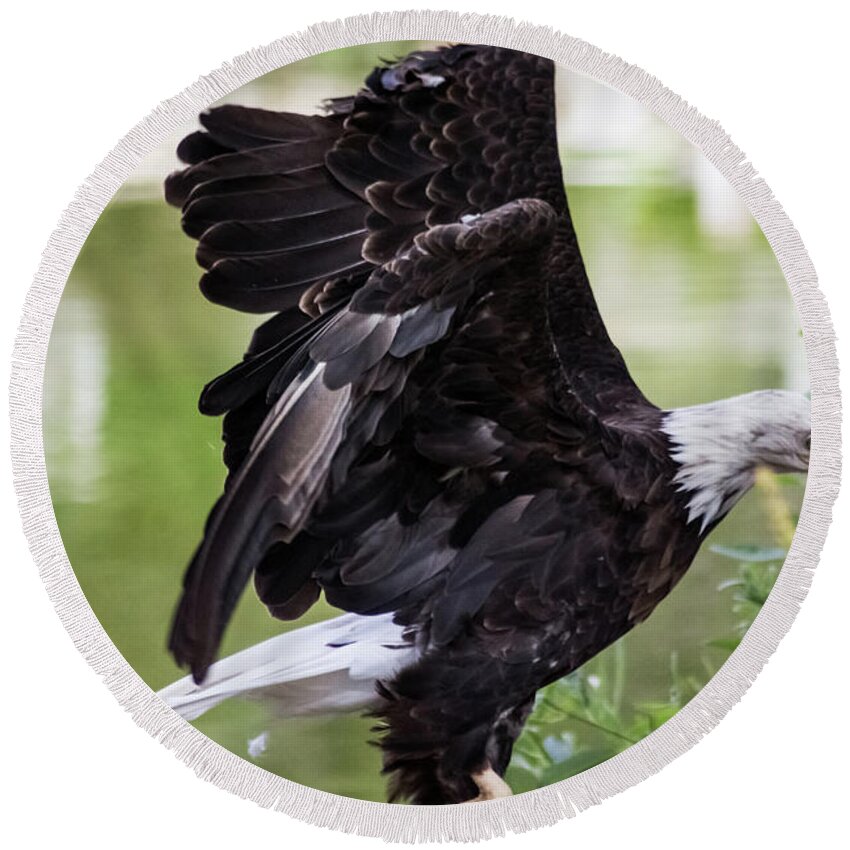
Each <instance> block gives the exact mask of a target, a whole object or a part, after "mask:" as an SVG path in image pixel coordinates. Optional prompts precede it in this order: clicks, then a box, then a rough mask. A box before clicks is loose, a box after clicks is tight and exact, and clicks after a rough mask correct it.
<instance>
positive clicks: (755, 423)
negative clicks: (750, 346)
mask: <svg viewBox="0 0 850 850" xmlns="http://www.w3.org/2000/svg"><path fill="white" fill-rule="evenodd" d="M661 428H662V431H663V432H664V433H665V434H666V435H667V437H668V439H669V442H670V455H671V457H672V458H673V460H674V461H675V462H676V464H677V465H678V471H677V472H676V475H675V477H674V479H673V480H674V483H675V484H676V485H677V487H678V489H679V491H680V492H682V493H683V494H685V495H686V496H687V497H688V502H687V511H688V522H699V524H700V532H701V533H702V532H704V531H706V530H707V529H708V528H709V527H711V526H712V525H713V524H714V523H716V522H718V521H719V520H721V519H722V518H723V517H724V516H725V515H726V514H727V513H728V512H729V511H730V510H731V509H732V507H733V506H734V505H735V504H736V503H737V502H738V500H739V499H740V498H741V497H742V496H743V495H744V494H745V493H746V492H747V491H748V490H749V489H750V488H751V487H752V486H753V483H754V482H755V471H756V468H757V467H758V466H766V467H768V468H770V469H773V470H774V471H777V472H804V471H805V470H806V467H807V465H808V461H809V441H810V433H811V432H810V424H809V402H808V399H806V398H805V396H803V395H801V394H799V393H792V392H785V391H782V390H760V391H757V392H752V393H747V394H746V395H742V396H735V397H734V398H727V399H723V400H722V401H715V402H711V403H710V404H698V405H695V406H693V407H681V408H678V409H676V410H671V411H668V412H667V413H665V414H664V417H663V419H662V426H661Z"/></svg>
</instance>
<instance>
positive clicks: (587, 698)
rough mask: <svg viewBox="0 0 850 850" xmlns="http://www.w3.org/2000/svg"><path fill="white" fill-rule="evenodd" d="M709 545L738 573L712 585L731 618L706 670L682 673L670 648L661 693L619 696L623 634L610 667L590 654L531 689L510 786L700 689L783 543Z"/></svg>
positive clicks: (636, 737)
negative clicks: (533, 695)
mask: <svg viewBox="0 0 850 850" xmlns="http://www.w3.org/2000/svg"><path fill="white" fill-rule="evenodd" d="M711 550H712V551H713V552H715V553H716V554H719V555H722V556H724V557H726V558H728V559H730V560H734V561H736V562H737V564H738V568H737V572H736V574H735V575H734V576H733V577H731V578H729V579H726V580H724V581H722V582H721V583H720V584H719V585H718V586H717V592H718V593H721V594H727V593H728V592H730V591H731V600H730V607H731V610H732V613H733V614H734V616H735V617H736V618H737V621H736V623H735V626H734V629H733V633H732V634H730V635H723V636H721V637H717V638H714V639H712V640H708V641H706V643H705V647H706V651H707V652H706V657H705V659H704V662H705V663H704V668H705V671H704V672H705V674H704V676H702V677H700V676H696V675H684V674H682V673H681V672H680V669H679V658H678V654H677V653H676V652H671V653H670V655H669V658H668V674H667V688H666V693H662V694H659V696H658V698H657V699H654V700H647V701H641V702H634V703H628V702H626V701H625V700H624V699H623V689H622V681H623V679H624V676H625V671H626V664H627V660H626V656H625V651H624V649H623V647H624V644H623V642H622V641H621V642H620V643H619V644H618V647H619V648H620V651H619V652H618V653H617V654H616V655H615V661H614V665H613V669H609V670H608V671H605V670H603V669H602V668H600V665H599V664H598V662H597V661H596V660H594V661H593V662H591V663H590V664H587V665H585V666H584V667H582V668H581V669H580V670H578V671H576V672H575V673H572V674H571V675H569V676H566V677H565V678H563V679H560V680H559V681H557V682H554V683H553V684H552V685H550V686H549V687H547V688H545V689H544V690H542V691H540V693H539V694H538V695H537V700H536V702H535V706H534V711H533V712H532V715H531V717H530V718H529V721H528V723H527V724H526V727H525V730H524V732H523V734H522V736H521V737H520V739H519V740H518V741H517V744H516V747H515V749H514V757H513V760H512V762H511V766H510V769H509V772H508V780H509V782H510V784H511V786H512V787H513V789H514V791H515V792H518V791H528V790H531V789H533V788H540V787H542V786H544V785H549V784H550V783H552V782H558V781H560V780H562V779H567V778H568V777H570V776H575V775H576V774H578V773H581V772H582V771H584V770H588V769H589V768H591V767H593V766H595V765H597V764H600V763H601V762H603V761H606V760H607V759H609V758H611V757H612V756H615V755H617V754H618V753H620V752H622V751H623V750H625V749H626V748H628V747H629V746H631V745H632V744H635V743H637V742H638V741H640V740H641V739H642V738H645V737H646V736H647V735H649V734H650V733H651V732H654V731H655V730H656V729H658V727H659V726H661V725H662V724H664V723H666V722H667V721H668V720H669V719H670V718H671V717H672V716H673V715H674V714H675V713H676V712H677V711H679V709H680V708H682V706H684V705H685V704H686V703H687V702H688V701H689V700H690V699H691V698H692V697H693V696H694V695H695V694H696V693H697V692H698V691H699V690H701V688H702V687H703V686H704V685H705V683H706V682H707V681H708V679H710V678H711V676H713V675H714V673H715V672H716V671H717V669H718V668H719V667H720V665H721V664H722V663H723V662H724V661H725V660H726V659H727V658H728V657H729V655H730V654H731V653H732V652H733V651H734V650H735V649H736V648H737V647H738V645H739V644H740V642H741V639H742V638H743V636H744V634H745V633H746V631H747V629H748V628H749V627H750V626H751V625H752V623H753V621H754V620H755V618H756V616H757V615H758V613H759V611H760V610H761V608H762V606H763V605H764V603H765V602H766V601H767V598H768V595H769V594H770V591H771V589H772V588H773V585H774V582H775V581H776V577H777V576H778V574H779V569H780V567H781V564H782V560H783V558H784V557H785V551H784V550H783V549H779V548H775V547H757V546H752V547H750V546H745V547H744V546H741V547H739V546H735V547H731V546H719V545H718V546H712V547H711Z"/></svg>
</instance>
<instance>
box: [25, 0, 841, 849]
mask: <svg viewBox="0 0 850 850" xmlns="http://www.w3.org/2000/svg"><path fill="white" fill-rule="evenodd" d="M402 39H421V40H435V41H439V40H445V41H469V42H480V43H487V44H492V45H502V46H505V47H512V48H515V49H519V50H526V51H529V52H532V53H537V54H539V55H542V56H546V57H549V58H550V59H553V60H554V61H555V62H557V63H558V64H560V65H562V66H564V67H566V68H568V69H570V70H573V71H577V72H580V73H582V74H586V75H587V76H589V77H592V78H593V79H595V80H598V81H600V82H603V83H607V84H608V85H610V86H612V87H613V88H615V89H618V90H619V91H621V92H624V93H625V94H628V95H630V96H632V97H633V98H635V99H636V100H638V101H639V102H640V103H642V104H643V105H644V106H646V107H647V108H648V109H650V110H652V111H653V112H654V113H656V114H657V115H658V116H659V117H661V118H662V119H663V120H664V121H666V122H667V123H668V124H669V125H670V126H671V127H673V128H675V129H676V130H678V131H679V132H680V133H681V134H682V135H683V136H684V137H685V138H686V139H688V140H689V141H690V142H692V143H693V144H694V145H696V146H697V147H698V148H699V149H700V150H701V151H702V152H703V153H704V154H705V156H706V157H708V159H709V160H710V161H711V162H712V163H713V164H714V165H715V166H716V167H717V168H718V169H719V170H720V172H721V173H722V174H723V175H724V176H725V177H726V179H727V180H728V181H729V182H730V183H731V184H732V186H734V188H735V189H736V190H737V192H738V194H739V195H740V196H741V198H742V199H743V200H744V202H745V203H746V205H747V207H748V208H749V210H750V212H751V213H752V214H753V216H754V217H755V219H756V221H757V222H758V224H759V225H760V226H761V229H762V230H763V231H764V233H765V235H766V237H767V239H768V241H769V242H770V245H771V247H772V248H773V251H774V252H775V254H776V257H777V259H778V260H779V264H780V266H781V268H782V271H783V272H784V274H785V277H786V279H787V281H788V284H789V285H790V287H791V292H792V294H793V297H794V302H795V304H796V307H797V311H798V314H799V316H800V319H801V322H802V327H803V332H804V337H805V347H806V356H807V358H808V368H809V374H810V379H811V387H812V422H813V428H812V430H813V445H812V456H811V466H810V470H809V478H808V488H807V490H806V498H805V503H804V505H803V510H802V513H801V516H800V521H799V525H798V528H797V533H796V535H795V537H794V542H793V545H792V547H791V550H790V552H789V555H788V558H787V560H786V562H785V566H784V568H783V569H782V571H781V572H780V575H779V579H778V581H777V583H776V587H775V589H774V591H773V593H772V594H771V595H770V598H769V600H768V602H767V604H766V605H765V606H764V608H763V610H762V611H761V613H760V615H759V616H758V618H757V619H756V621H755V623H754V624H753V626H752V627H751V628H750V629H749V631H748V632H747V634H746V636H745V637H744V640H743V642H742V644H741V646H740V647H739V648H738V649H737V650H736V651H735V652H734V653H733V654H732V656H731V657H730V658H729V660H728V661H727V662H726V664H725V665H724V666H723V668H722V669H721V670H720V671H719V672H718V673H717V675H715V676H714V678H713V679H712V680H711V681H710V682H709V683H708V684H707V685H706V686H705V688H703V690H702V691H700V693H699V694H698V695H697V696H696V697H695V698H694V699H693V700H692V701H691V702H690V703H688V704H687V705H686V706H685V707H684V708H683V709H682V710H681V711H679V712H678V713H677V714H676V715H675V716H674V717H673V718H672V719H671V720H669V721H668V722H667V723H665V724H664V725H663V726H662V727H661V728H660V729H658V730H657V731H656V732H654V733H652V734H651V735H649V736H648V737H646V738H644V739H643V740H642V741H640V742H639V743H638V744H635V745H634V746H633V747H631V748H629V749H628V750H626V751H625V752H623V753H621V754H620V755H618V756H615V757H614V758H612V759H610V760H609V761H607V762H604V763H603V764H600V765H598V766H597V767H594V768H592V769H591V770H588V771H586V772H584V773H582V774H580V775H578V776H575V777H573V778H571V779H567V780H565V781H563V782H559V783H557V784H554V785H551V786H549V787H547V788H543V789H541V790H538V791H533V792H529V793H526V794H522V795H520V796H517V797H513V798H509V799H504V800H498V801H493V802H490V803H487V804H480V805H475V806H464V805H461V806H442V807H440V806H437V807H430V806H425V807H414V806H396V805H393V806H388V805H387V804H384V803H370V802H364V801H361V800H355V799H351V798H347V797H339V796H335V795H332V794H328V793H325V792H323V791H317V790H315V789H312V788H307V787H304V786H301V785H297V784H295V783H293V782H290V781H288V780H286V779H283V778H281V777H278V776H274V775H272V774H270V773H268V772H266V771H264V770H262V769H260V768H258V767H256V766H254V765H252V764H250V763H249V762H247V761H245V760H243V759H242V758H240V757H239V756H237V755H234V754H233V753H231V752H229V751H228V750H225V749H224V748H223V747H221V746H219V745H218V744H216V743H214V742H213V741H211V740H209V739H208V738H207V737H205V736H204V735H202V734H201V733H200V732H198V731H197V730H196V729H194V728H193V727H192V726H190V725H189V724H188V723H186V722H185V721H184V720H183V719H182V718H180V717H178V716H177V715H176V714H175V713H174V712H172V711H171V709H169V708H168V707H167V706H166V705H165V704H164V703H163V702H162V701H161V700H160V699H159V698H158V697H157V696H156V694H154V693H153V691H151V690H150V688H148V686H147V685H146V684H145V683H144V682H143V681H142V680H141V679H140V678H139V676H138V675H137V674H136V673H135V671H134V670H133V669H132V668H131V667H130V666H129V665H128V664H127V663H126V662H125V661H124V659H123V658H122V657H121V655H120V654H119V652H118V650H117V649H116V648H115V646H114V645H113V643H112V641H111V640H110V639H109V636H108V635H107V634H106V633H105V632H104V630H103V628H102V627H101V625H100V623H99V622H98V620H97V618H96V617H95V615H94V613H93V612H92V610H91V608H90V607H89V605H88V603H87V601H86V599H85V597H84V595H83V593H82V591H81V589H80V586H79V584H78V583H77V579H76V577H75V575H74V572H73V570H72V568H71V565H70V563H69V562H68V557H67V555H66V554H65V550H64V548H63V546H62V540H61V538H60V536H59V530H58V528H57V525H56V519H55V517H54V514H53V506H52V502H51V499H50V492H49V489H48V484H47V474H46V470H45V460H44V451H43V445H42V422H41V409H42V406H41V404H42V389H43V374H44V366H45V362H46V358H47V346H48V341H49V337H50V330H51V326H52V323H53V318H54V316H55V314H56V309H57V307H58V304H59V299H60V296H61V295H62V290H63V287H64V286H65V282H66V280H67V277H68V274H69V273H70V270H71V267H72V265H73V263H74V260H75V259H76V257H77V254H78V253H79V251H80V249H81V247H82V245H83V242H84V241H85V239H86V238H87V236H88V234H89V231H90V230H91V228H92V226H93V225H94V223H95V221H96V220H97V218H98V217H99V216H100V214H101V212H102V211H103V209H104V207H105V206H106V204H107V202H108V201H109V200H110V198H111V197H112V195H113V194H114V193H115V191H116V190H117V189H118V188H119V187H120V186H121V184H122V183H123V182H124V181H125V180H126V178H127V176H128V175H129V174H130V172H131V171H132V170H133V168H134V167H135V166H136V165H137V164H138V162H139V161H140V160H141V158H142V157H143V156H144V155H145V154H146V153H147V152H148V151H149V150H151V149H152V148H153V147H154V146H155V145H157V144H158V143H159V142H160V141H161V140H162V139H163V138H164V137H165V136H166V135H167V134H168V133H169V132H171V131H172V130H174V129H175V128H176V127H178V126H179V125H181V124H183V123H184V122H186V121H188V120H190V119H193V118H194V117H195V116H196V115H197V113H198V112H199V111H200V110H202V109H204V108H206V107H207V106H209V105H210V104H211V103H212V102H213V101H215V100H217V99H219V98H221V97H222V96H224V95H226V94H229V93H230V92H232V91H234V90H235V89H237V88H239V87H240V86H242V85H243V84H245V83H247V82H249V81H250V80H253V79H254V78H256V77H258V76H260V75H261V74H265V73H267V72H268V71H271V70H273V69H275V68H279V67H280V66H282V65H286V64H289V63H290V62H294V61H296V60H298V59H302V58H305V57H308V56H313V55H315V54H317V53H323V52H325V51H328V50H336V49H338V48H341V47H350V46H354V45H359V44H364V43H369V42H382V41H394V40H402ZM11 414H12V458H13V468H14V474H15V485H16V489H17V494H18V500H19V506H20V511H21V516H22V518H23V525H24V531H25V533H26V536H27V539H28V541H29V545H30V549H31V551H32V554H33V558H34V559H35V562H36V564H37V565H38V568H39V570H40V571H41V575H42V578H43V580H44V583H45V585H46V586H47V592H48V594H49V595H50V598H51V600H52V601H53V604H54V605H55V607H56V610H57V612H58V614H59V617H60V619H61V620H62V622H63V624H64V625H65V628H66V629H67V630H68V633H69V634H70V635H71V637H72V639H73V641H74V643H75V644H76V646H77V648H78V649H79V651H80V652H81V653H82V654H83V655H84V656H85V658H86V659H87V661H88V662H89V664H91V666H92V667H93V668H94V669H95V670H96V671H97V673H98V674H99V675H100V676H101V677H102V678H103V680H104V682H105V684H106V685H107V687H109V688H110V690H111V691H112V692H113V693H114V694H115V697H116V698H117V699H118V701H119V703H120V704H121V705H122V706H123V707H124V708H125V709H126V710H127V711H129V712H130V713H131V714H132V716H133V718H134V720H135V721H136V723H138V724H139V725H140V726H141V727H142V728H144V729H146V730H147V731H148V732H149V733H150V734H151V735H153V736H154V737H156V738H157V739H159V740H160V741H161V742H162V743H163V744H164V745H165V746H167V747H169V748H171V749H172V750H173V751H174V753H175V755H176V756H177V757H178V758H180V759H182V760H183V761H185V762H186V764H188V765H189V766H190V767H192V769H193V770H194V771H195V772H196V773H197V774H198V776H200V777H201V778H202V779H205V780H207V781H209V782H213V783H215V784H216V785H218V786H219V787H221V788H223V789H226V790H227V791H230V792H231V793H233V794H237V795H239V796H240V797H244V798H247V799H250V800H253V801H255V802H256V803H258V804H259V805H261V806H264V807H267V808H272V809H277V810H279V811H282V812H285V813H286V814H288V815H290V816H292V817H294V818H298V819H300V820H303V821H307V822H309V823H313V824H316V825H318V826H324V827H330V828H333V829H336V830H340V831H342V832H351V833H358V834H360V835H369V836H380V837H382V838H384V839H386V840H387V841H398V842H411V843H412V842H419V841H448V840H451V841H478V840H481V839H485V838H490V837H492V836H497V835H503V834H505V833H506V832H509V831H510V832H523V831H525V830H530V829H535V828H537V827H541V826H546V825H548V824H552V823H555V822H556V821H559V820H561V819H562V818H565V817H572V816H574V815H576V814H577V813H578V812H580V811H582V810H583V809H586V808H588V807H589V806H592V805H595V804H597V803H599V802H601V801H602V800H604V799H605V798H606V797H609V796H611V795H612V794H616V793H617V792H619V791H622V790H624V789H626V788H629V787H630V786H632V785H634V784H636V783H638V782H640V781H641V780H643V779H645V778H646V777H648V776H650V775H652V774H653V773H655V772H656V771H658V770H660V769H661V768H662V767H664V765H666V764H667V763H668V762H670V761H672V760H673V759H674V758H676V757H677V756H678V755H680V754H681V753H683V752H685V751H686V750H688V749H689V748H690V747H692V746H693V745H694V744H695V743H696V742H697V741H699V740H700V739H701V738H702V736H703V735H705V734H706V733H707V732H708V731H709V730H710V729H712V727H714V725H715V724H716V723H717V722H718V721H719V720H720V718H721V717H723V715H724V714H726V712H727V711H728V710H729V709H730V708H731V707H732V706H733V705H734V704H735V703H736V702H737V701H738V700H739V699H740V698H741V697H742V696H743V694H744V693H745V691H746V690H747V688H748V687H749V686H750V683H751V682H752V681H753V679H754V678H755V676H756V675H757V674H758V672H759V671H760V670H761V668H762V667H763V665H764V664H765V662H766V661H767V659H768V657H769V656H770V654H771V653H772V652H773V651H774V650H775V649H776V647H777V645H778V643H779V641H780V639H781V638H782V636H783V635H784V634H785V632H786V631H787V630H788V628H789V627H790V625H791V623H792V621H793V619H794V617H795V615H796V613H797V610H798V608H799V606H800V603H801V602H802V601H803V599H804V598H805V596H806V593H807V591H808V589H809V584H810V582H811V578H812V571H813V570H814V568H815V566H816V564H817V561H818V554H819V552H820V550H821V547H822V545H823V542H824V538H825V536H826V532H827V528H828V526H829V522H830V519H831V512H832V505H833V502H834V500H835V497H836V495H837V491H838V483H839V465H840V457H841V455H840V395H839V388H838V362H837V358H836V352H835V336H834V332H833V328H832V323H831V320H830V317H829V312H828V310H827V307H826V304H825V302H824V299H823V296H822V295H821V293H820V291H819V289H818V287H817V281H816V276H815V272H814V269H813V267H812V264H811V262H810V260H809V257H808V254H807V253H806V249H805V248H804V247H803V243H802V241H801V240H800V237H799V235H798V233H797V231H796V230H795V229H794V226H793V225H792V224H791V222H790V221H789V219H788V217H787V216H786V215H785V213H784V211H783V210H782V207H781V206H780V205H779V203H778V202H777V201H776V199H775V198H774V197H773V194H772V193H771V191H770V189H769V188H768V186H767V185H766V183H765V182H764V181H763V180H762V179H761V178H759V177H758V176H757V175H756V172H755V169H754V168H753V166H752V165H751V164H750V163H749V162H747V161H746V159H745V157H744V154H743V153H742V152H741V151H740V150H739V149H738V148H737V147H736V146H735V145H734V144H733V143H732V141H731V139H730V138H729V136H728V135H727V134H726V133H725V132H724V131H723V129H722V128H721V127H720V125H719V124H718V123H717V122H716V121H712V120H710V119H708V118H706V117H705V116H703V115H701V114H700V113H699V112H697V110H696V109H694V108H693V107H691V106H689V105H688V104H687V103H686V102H685V101H683V100H682V99H681V98H680V97H678V96H677V95H675V94H673V92H671V91H669V90H668V89H666V88H665V87H664V86H663V85H661V83H659V82H658V80H656V79H655V78H654V77H651V76H650V75H649V74H647V73H645V72H644V71H642V70H641V69H640V68H636V67H635V66H633V65H629V64H628V63H626V62H624V61H623V60H622V59H619V58H617V57H616V56H612V55H611V54H608V53H604V52H602V51H601V50H599V49H598V48H596V47H593V46H591V45H589V44H586V43H585V42H583V41H579V40H578V39H575V38H571V37H569V36H566V35H562V34H561V33H559V32H556V31H555V30H553V29H551V28H547V27H540V26H534V25H532V24H528V23H518V22H516V21H513V20H511V19H510V18H505V17H495V16H489V15H477V14H466V15H461V14H457V13H454V12H432V11H409V12H393V13H376V14H371V15H360V16H357V17H351V18H346V19H345V20H338V21H333V22H330V23H322V24H316V25H315V26H313V27H310V28H309V29H308V30H305V31H304V32H300V33H296V34H295V35H290V36H287V37H285V38H281V39H279V40H278V41H275V42H273V43H272V44H269V45H267V46H266V47H261V48H257V49H255V50H251V51H249V52H247V53H245V54H243V55H242V56H239V57H237V58H236V59H234V60H233V61H232V62H230V63H227V64H225V65H223V66H222V67H221V68H219V69H218V70H216V71H213V72H212V73H210V74H208V75H207V76H205V77H201V78H200V79H199V80H198V81H197V82H196V83H194V84H193V85H191V86H189V87H188V88H187V89H186V90H185V91H184V92H182V93H181V94H179V95H177V96H176V97H173V98H171V99H169V100H167V101H165V102H164V103H163V104H162V105H160V106H159V107H158V108H157V109H156V110H154V112H153V113H151V114H150V115H149V116H148V117H147V118H145V119H144V120H143V121H141V122H140V123H139V124H138V125H136V127H134V128H133V129H132V130H131V131H130V132H129V133H128V134H127V136H125V137H124V138H123V139H122V140H121V141H120V142H119V143H118V145H117V146H116V148H115V149H114V150H113V151H112V152H111V153H110V154H109V155H108V156H107V157H106V159H104V160H103V162H102V163H101V164H100V165H99V166H98V168H97V169H96V170H95V172H94V173H93V174H92V175H91V177H90V178H89V179H88V180H87V181H86V182H85V183H84V184H83V185H82V186H81V187H80V189H79V190H78V191H77V194H76V196H75V198H74V200H73V201H72V203H71V204H70V206H69V207H68V209H67V210H66V211H65V213H64V215H63V216H62V218H61V220H60V222H59V226H58V227H57V229H56V231H55V232H54V233H53V235H52V236H51V238H50V241H49V243H48V245H47V248H46V249H45V251H44V255H43V259H42V262H41V265H40V267H39V270H38V273H37V275H36V277H35V281H34V283H33V285H32V287H31V289H30V291H29V294H28V296H27V299H26V305H25V308H24V314H23V317H22V319H21V323H20V329H19V333H18V337H17V340H16V344H15V349H14V355H13V369H12V381H11Z"/></svg>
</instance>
